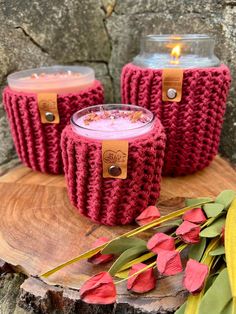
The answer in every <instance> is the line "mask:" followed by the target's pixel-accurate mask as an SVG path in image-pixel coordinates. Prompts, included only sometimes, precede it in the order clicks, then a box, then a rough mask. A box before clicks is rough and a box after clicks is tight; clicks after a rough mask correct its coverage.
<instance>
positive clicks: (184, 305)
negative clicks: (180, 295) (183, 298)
mask: <svg viewBox="0 0 236 314" xmlns="http://www.w3.org/2000/svg"><path fill="white" fill-rule="evenodd" d="M185 308H186V302H185V303H184V304H182V305H181V307H180V308H179V309H178V310H177V311H175V314H184V312H185Z"/></svg>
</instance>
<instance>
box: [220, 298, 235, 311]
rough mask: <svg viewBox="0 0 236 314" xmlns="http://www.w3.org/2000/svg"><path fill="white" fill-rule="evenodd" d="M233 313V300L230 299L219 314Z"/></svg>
mask: <svg viewBox="0 0 236 314" xmlns="http://www.w3.org/2000/svg"><path fill="white" fill-rule="evenodd" d="M232 313H233V299H231V300H230V301H229V302H228V303H227V304H226V306H225V307H224V308H223V311H222V312H221V314H232Z"/></svg>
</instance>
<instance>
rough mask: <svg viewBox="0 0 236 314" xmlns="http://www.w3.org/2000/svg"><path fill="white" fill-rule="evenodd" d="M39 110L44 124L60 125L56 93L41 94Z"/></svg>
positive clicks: (39, 96)
mask: <svg viewBox="0 0 236 314" xmlns="http://www.w3.org/2000/svg"><path fill="white" fill-rule="evenodd" d="M37 96H38V108H39V113H40V117H41V122H42V123H59V122H60V117H59V113H58V108H57V94H56V93H39V94H38V95H37Z"/></svg>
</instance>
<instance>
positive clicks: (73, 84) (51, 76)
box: [7, 66, 95, 94]
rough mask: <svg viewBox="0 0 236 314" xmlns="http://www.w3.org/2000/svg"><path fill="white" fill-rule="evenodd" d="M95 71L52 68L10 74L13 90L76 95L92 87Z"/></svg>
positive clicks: (74, 67)
mask: <svg viewBox="0 0 236 314" xmlns="http://www.w3.org/2000/svg"><path fill="white" fill-rule="evenodd" d="M94 79H95V74H94V70H93V69H92V68H89V67H83V66H52V67H44V68H37V69H30V70H25V71H20V72H15V73H13V74H10V75H9V76H8V78H7V80H8V84H9V86H10V88H11V89H13V90H15V91H19V92H28V93H57V94H67V93H76V92H79V91H81V90H83V89H85V88H87V87H90V86H91V85H92V84H93V82H94Z"/></svg>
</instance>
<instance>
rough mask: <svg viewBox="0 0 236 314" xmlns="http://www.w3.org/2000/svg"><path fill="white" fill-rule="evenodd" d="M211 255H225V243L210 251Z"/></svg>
mask: <svg viewBox="0 0 236 314" xmlns="http://www.w3.org/2000/svg"><path fill="white" fill-rule="evenodd" d="M209 254H210V255H211V256H217V255H223V254H225V247H224V246H223V245H221V246H219V247H218V248H217V249H215V250H213V251H211V252H210V253H209Z"/></svg>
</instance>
